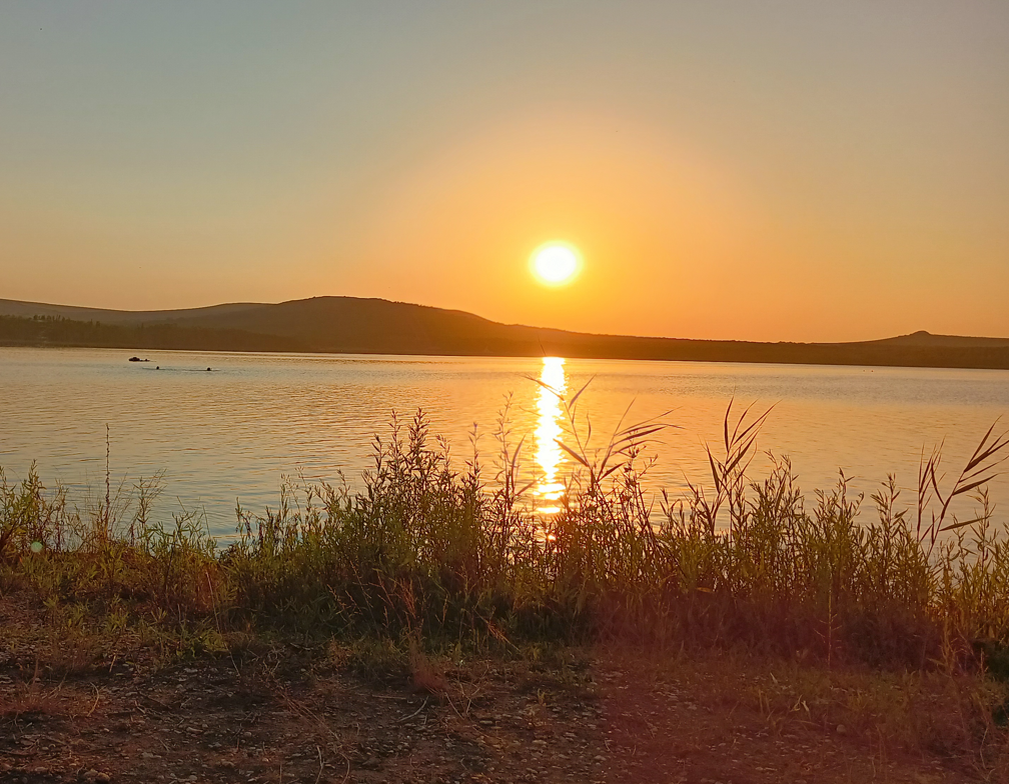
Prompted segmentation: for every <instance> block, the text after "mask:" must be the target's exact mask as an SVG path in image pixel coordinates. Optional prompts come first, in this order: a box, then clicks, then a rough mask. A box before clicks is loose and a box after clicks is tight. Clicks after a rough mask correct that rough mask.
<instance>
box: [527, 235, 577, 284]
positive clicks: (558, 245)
mask: <svg viewBox="0 0 1009 784" xmlns="http://www.w3.org/2000/svg"><path fill="white" fill-rule="evenodd" d="M529 268H530V269H531V270H532V273H533V275H535V276H536V278H537V279H538V280H539V282H540V283H543V284H544V285H546V286H563V285H565V284H567V283H570V282H571V281H572V280H574V279H575V278H576V277H577V276H578V273H579V272H581V269H582V256H581V254H580V253H579V252H578V248H576V247H575V246H574V245H569V244H568V243H566V242H547V243H546V244H544V245H540V246H539V247H538V248H537V249H536V250H534V251H533V252H532V255H531V256H530V257H529Z"/></svg>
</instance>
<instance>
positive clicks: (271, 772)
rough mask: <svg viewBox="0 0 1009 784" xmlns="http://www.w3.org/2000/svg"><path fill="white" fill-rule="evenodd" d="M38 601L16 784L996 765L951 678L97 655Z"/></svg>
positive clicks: (11, 756)
mask: <svg viewBox="0 0 1009 784" xmlns="http://www.w3.org/2000/svg"><path fill="white" fill-rule="evenodd" d="M24 609H25V608H20V610H21V611H18V610H15V608H12V607H11V606H10V602H6V604H5V603H4V602H3V601H0V629H2V630H3V632H4V636H3V638H0V781H3V782H8V781H9V782H19V781H20V782H71V781H72V782H78V781H113V782H149V781H155V782H157V781H165V782H171V781H191V782H250V781H251V782H284V781H287V782H302V781H304V782H362V783H364V782H376V783H377V782H518V781H536V782H611V781H612V782H663V783H670V782H724V783H725V784H728V782H735V783H736V784H743V783H745V782H780V781H789V782H810V783H812V782H835V781H838V782H840V781H844V782H849V781H888V782H917V783H921V782H945V781H977V780H979V779H981V778H987V777H988V775H986V773H985V772H984V771H983V770H982V769H980V768H979V767H978V765H977V762H976V756H975V755H970V754H965V753H963V748H962V745H958V744H957V743H956V741H957V738H958V737H959V734H960V733H968V734H969V732H970V730H971V728H970V727H968V726H965V724H966V723H969V721H968V720H967V719H960V718H959V717H958V713H957V711H958V710H959V708H958V707H957V706H958V705H960V704H962V701H958V698H957V695H956V694H954V693H953V692H955V691H956V686H955V681H954V679H951V678H946V679H943V680H938V679H937V680H936V681H935V683H933V682H932V681H930V680H929V679H928V678H927V677H923V676H920V675H913V676H892V677H891V676H880V675H878V674H876V675H871V674H868V673H861V674H860V673H858V672H837V671H834V672H830V671H827V670H826V669H824V668H823V667H822V666H821V667H807V668H803V667H801V666H799V665H796V664H794V663H791V664H789V663H785V662H773V661H767V660H761V659H759V658H755V657H742V656H732V655H729V654H711V653H709V654H704V655H700V654H683V653H680V652H675V651H674V652H665V653H659V652H654V651H653V652H651V653H649V654H647V655H642V654H641V652H639V651H634V650H630V649H627V648H624V649H618V648H607V649H596V650H591V651H586V650H570V649H568V650H555V651H546V652H540V655H536V654H535V651H533V652H528V653H527V654H526V655H525V656H523V657H521V658H516V659H513V660H512V661H467V662H462V663H459V662H450V661H448V660H443V661H440V662H433V661H428V660H427V659H423V658H422V657H417V658H416V659H415V661H414V663H413V666H412V667H410V668H407V669H406V670H401V671H399V672H396V671H395V669H394V668H393V669H390V670H387V671H385V672H384V673H380V672H378V670H372V671H370V672H369V671H367V669H366V668H364V667H362V664H361V660H360V658H358V659H354V658H353V657H350V656H348V654H347V653H346V651H344V650H343V649H341V648H339V647H338V646H336V645H333V644H331V645H329V646H319V647H317V648H307V647H304V646H298V645H292V644H290V643H275V644H272V645H266V644H260V645H259V646H258V647H255V646H251V647H246V648H245V649H244V650H243V651H242V654H241V656H238V655H236V654H234V653H232V654H222V655H217V656H211V655H206V654H205V655H200V656H196V657H190V658H189V659H187V660H184V661H181V662H180V661H178V660H175V661H171V660H166V659H165V657H164V654H163V651H162V652H161V653H157V654H156V651H155V648H154V646H150V645H147V644H141V643H140V642H139V641H138V640H136V639H132V640H131V639H128V637H129V636H128V635H124V636H123V637H121V638H119V639H118V640H117V641H116V643H115V644H114V645H105V646H104V648H102V649H100V650H92V651H91V653H90V654H89V655H86V656H83V658H82V655H81V647H80V641H77V642H75V643H74V644H73V645H72V646H70V647H60V646H59V645H55V646H54V643H55V642H56V639H57V638H56V637H54V636H53V635H54V633H53V631H52V630H46V629H45V628H44V627H42V626H40V625H39V624H37V623H34V622H33V621H32V620H31V619H30V618H28V617H27V615H26V613H25V612H24ZM61 671H62V674H60V672H61ZM888 678H889V679H888ZM951 689H952V691H951ZM989 775H990V772H989ZM996 778H997V776H996Z"/></svg>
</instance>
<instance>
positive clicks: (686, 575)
mask: <svg viewBox="0 0 1009 784" xmlns="http://www.w3.org/2000/svg"><path fill="white" fill-rule="evenodd" d="M577 403H578V395H575V396H574V397H573V398H572V399H571V400H570V401H566V402H565V405H566V409H567V415H568V421H569V429H570V430H571V433H570V436H571V437H570V438H568V439H567V441H568V444H570V445H571V446H568V445H567V444H566V445H565V446H564V448H565V449H566V450H567V451H568V452H569V454H570V456H571V457H572V458H573V460H574V462H575V464H576V465H577V466H578V467H579V469H580V470H579V471H577V472H576V473H575V475H574V476H573V477H572V480H571V484H570V486H569V490H568V493H567V494H566V496H565V498H564V499H563V500H562V509H561V511H560V512H559V513H558V514H556V515H552V516H549V517H546V518H542V517H537V516H536V515H535V514H534V513H533V512H531V511H530V510H529V507H528V506H527V505H526V504H525V503H524V501H523V494H522V491H521V488H519V487H518V483H517V481H516V475H517V468H516V466H517V461H518V456H517V448H513V447H511V446H510V445H509V444H508V439H507V432H506V428H507V425H506V423H505V422H502V423H501V426H500V427H501V434H500V442H501V450H502V451H501V455H500V456H499V457H498V459H497V461H496V463H497V467H496V474H495V475H494V476H493V477H492V478H491V479H486V478H485V472H484V471H483V469H482V467H481V465H480V462H479V460H478V459H477V458H476V457H474V458H473V459H472V460H470V461H468V462H467V463H466V464H465V465H464V466H463V467H462V469H461V470H459V469H457V468H456V467H454V466H453V464H452V463H451V462H450V460H449V456H448V450H447V448H446V446H445V445H444V443H443V442H441V441H440V440H438V439H436V438H433V437H432V435H431V433H430V432H429V427H428V424H427V420H426V419H425V417H424V416H423V414H418V415H417V416H416V417H415V418H414V419H413V420H412V421H410V422H408V423H403V422H400V421H399V420H394V421H393V423H392V426H391V428H390V430H389V433H388V435H387V436H386V437H382V438H380V437H376V439H375V443H374V462H373V465H372V467H371V469H370V470H369V471H367V472H366V473H365V475H364V478H363V480H364V481H363V488H364V489H363V490H362V491H361V492H358V493H352V492H351V491H350V490H348V489H347V488H346V486H332V485H328V484H325V483H319V484H313V483H307V482H304V481H298V482H289V483H287V484H285V486H284V487H283V489H282V494H281V502H280V504H279V507H278V508H277V509H275V510H270V509H268V510H266V511H265V513H263V514H254V513H252V512H249V511H247V510H245V509H241V508H239V509H238V521H239V524H238V534H239V536H238V539H237V541H236V542H235V543H233V544H231V545H230V546H229V547H227V548H226V549H222V548H219V547H218V546H217V544H216V542H215V541H214V540H213V539H212V538H211V537H209V536H208V535H207V533H206V529H205V526H204V525H203V523H202V520H201V519H200V518H199V517H198V516H196V515H194V514H189V513H182V514H176V515H174V516H173V519H172V521H171V523H169V524H167V525H165V524H155V523H153V522H152V521H151V520H150V510H151V505H152V501H153V499H154V498H155V497H156V496H157V494H158V493H159V492H160V485H161V478H160V477H155V478H154V480H150V481H140V482H138V483H137V484H136V485H134V486H133V487H125V486H120V487H118V488H112V487H111V485H110V484H109V483H108V482H107V483H106V487H105V488H104V491H105V492H104V496H102V497H98V498H91V499H89V500H88V501H87V502H86V503H85V504H84V505H83V508H78V507H76V506H71V504H70V503H69V502H68V500H67V495H66V492H65V490H64V489H63V488H61V487H59V486H57V487H56V488H54V489H51V490H49V489H46V488H45V487H44V486H43V485H42V483H41V481H40V479H39V477H38V474H37V472H36V471H35V469H34V468H32V469H31V470H30V471H29V474H28V476H27V477H26V478H25V479H24V480H23V481H22V482H20V483H16V484H15V483H9V482H7V481H6V479H5V478H4V476H3V473H2V470H0V591H8V592H9V591H11V590H15V589H22V590H25V591H29V592H30V593H31V594H32V595H33V596H35V597H36V598H37V600H38V602H39V603H40V604H41V606H42V607H43V608H44V611H45V613H46V616H47V618H48V619H49V622H50V623H52V624H57V625H60V624H62V625H64V626H66V628H68V629H80V628H82V627H83V626H84V625H86V624H88V623H90V624H92V626H94V625H95V624H98V625H99V626H102V628H106V627H107V628H108V629H109V630H112V631H118V632H119V633H121V632H122V631H123V630H126V629H127V628H134V627H136V626H137V624H138V623H140V624H144V625H146V627H145V628H149V629H156V630H161V631H167V632H170V633H171V634H173V635H176V636H177V635H183V636H187V635H188V636H192V635H196V636H197V637H199V636H200V635H203V637H204V638H207V639H210V638H211V637H217V638H223V636H224V635H226V634H228V633H232V632H250V631H252V632H257V633H258V632H267V631H276V632H280V633H284V634H296V635H298V634H300V635H306V636H312V635H320V634H321V635H324V636H325V635H338V636H342V637H344V638H354V639H356V638H363V637H378V638H390V639H393V640H397V641H401V642H403V641H405V642H406V643H408V644H409V645H413V646H417V645H420V646H422V647H423V646H428V645H431V644H433V643H437V645H440V646H445V645H449V646H452V645H454V646H458V647H472V646H477V647H485V648H504V649H508V648H515V647H517V646H521V645H524V644H526V643H530V642H536V641H544V640H546V641H559V642H579V643H580V642H586V641H591V640H594V639H599V638H605V637H613V636H616V637H619V638H634V639H639V640H641V641H645V640H650V641H653V642H669V641H675V642H677V643H678V644H679V643H682V644H684V645H691V646H702V647H703V646H733V645H744V646H746V647H749V648H752V649H759V650H761V651H766V652H770V653H774V654H776V655H784V656H789V657H795V656H798V657H813V658H816V659H821V660H823V661H824V662H825V663H826V664H828V665H832V664H833V663H834V662H835V661H857V662H864V663H869V664H872V665H874V666H879V667H889V668H906V667H910V668H917V669H923V668H925V669H927V668H930V667H940V666H941V667H945V668H947V669H957V668H959V669H964V668H970V667H977V666H983V665H987V667H988V668H989V669H990V670H991V671H992V672H993V673H996V674H998V675H1000V676H1001V675H1002V674H1003V673H1004V674H1005V675H1007V676H1009V558H1007V556H1009V541H1007V538H1006V534H1005V530H1004V529H1003V528H1002V527H1000V526H996V525H995V524H994V521H993V519H992V510H991V506H990V503H989V502H988V497H987V492H986V485H987V483H988V482H989V481H991V480H992V479H994V478H995V476H996V475H997V473H998V469H999V466H1000V463H1001V462H1002V460H1004V459H1005V457H1006V456H1009V451H1007V450H1006V446H1007V444H1009V441H1007V439H1006V437H1005V436H996V435H995V434H994V430H993V429H992V430H989V432H988V433H987V434H985V436H984V438H983V439H982V441H981V443H980V445H979V446H978V449H977V450H976V452H975V453H974V455H973V456H972V457H971V459H970V460H969V461H968V463H967V464H966V466H965V468H964V470H963V471H962V472H960V473H959V475H958V476H957V478H956V480H955V481H954V482H953V483H952V484H947V483H945V482H944V477H943V475H942V473H941V470H940V466H941V449H936V450H935V451H933V452H932V453H931V454H930V455H929V456H928V457H927V458H925V459H923V462H922V470H921V472H920V478H919V487H918V494H917V498H916V499H914V503H913V505H912V506H910V507H909V506H906V505H903V504H902V499H901V497H900V492H899V491H898V489H897V486H896V483H895V480H894V479H893V477H890V478H888V480H887V481H886V482H884V483H883V484H882V485H881V487H880V489H879V490H878V491H877V492H876V493H873V494H872V496H871V497H870V499H869V502H868V505H871V507H872V508H873V511H874V514H873V515H872V516H871V519H868V520H865V519H864V518H865V517H867V516H869V515H866V514H864V511H863V507H864V506H866V505H867V504H866V502H865V499H864V498H862V497H861V496H857V497H853V496H852V495H851V494H850V492H849V490H848V487H847V484H846V481H845V479H844V477H843V475H842V476H841V477H840V479H839V481H838V484H837V485H836V486H835V487H833V488H830V489H828V490H817V491H816V492H815V493H813V495H812V496H807V495H805V494H803V492H802V491H801V490H800V489H799V488H798V487H797V485H796V480H795V477H794V475H793V473H792V470H791V466H790V464H789V463H788V461H787V460H786V459H779V460H775V461H774V462H773V464H772V467H771V469H770V471H769V472H768V473H767V474H766V476H764V477H762V478H760V479H756V480H754V479H751V478H750V477H749V475H748V467H749V462H750V459H751V458H752V456H753V453H754V449H755V439H756V435H757V432H758V431H759V427H760V424H761V423H762V422H763V420H764V417H766V415H767V414H766V413H765V414H763V415H761V416H754V415H753V414H752V413H751V412H750V411H749V410H747V411H744V412H743V413H742V414H739V415H734V414H733V412H732V406H731V405H730V407H729V411H728V412H727V414H726V418H725V428H724V441H723V444H722V445H721V449H720V453H719V454H716V453H715V451H714V450H713V449H709V455H708V456H709V464H710V467H711V476H710V482H709V483H708V484H706V485H702V484H691V485H690V490H689V493H688V495H687V496H686V497H682V498H676V499H672V498H669V497H668V496H665V495H664V496H663V497H662V499H661V501H660V503H658V504H657V505H656V504H653V503H652V502H651V501H650V500H649V499H648V498H647V497H646V494H645V492H644V490H643V488H642V476H643V474H644V473H645V472H646V471H647V469H648V462H647V461H646V460H644V459H643V452H644V450H645V448H646V447H647V442H648V439H649V438H651V437H653V436H654V434H655V433H656V432H657V431H658V430H659V429H660V428H661V427H663V426H664V425H662V423H656V422H649V423H644V424H637V425H633V426H629V427H624V428H621V429H618V431H617V432H616V433H615V434H614V435H613V436H612V437H611V438H610V439H609V441H608V443H607V444H606V445H605V447H604V448H603V449H601V450H599V452H598V453H594V452H592V450H591V449H590V447H589V436H583V432H582V431H585V432H588V433H589V434H590V428H588V427H582V425H583V422H582V420H580V419H579V413H578V410H577ZM968 494H974V496H975V499H976V502H977V508H978V511H977V513H976V514H974V515H972V516H971V517H970V518H969V519H967V520H962V521H961V520H958V519H957V518H956V517H955V516H954V515H953V513H952V512H951V508H952V501H953V500H955V499H956V498H959V497H962V496H966V495H968Z"/></svg>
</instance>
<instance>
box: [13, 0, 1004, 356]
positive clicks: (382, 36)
mask: <svg viewBox="0 0 1009 784" xmlns="http://www.w3.org/2000/svg"><path fill="white" fill-rule="evenodd" d="M813 5H814V4H808V3H802V2H798V0H796V2H783V3H776V4H773V6H768V5H767V4H760V3H747V2H740V3H734V4H719V5H718V6H717V7H715V6H714V5H713V4H709V3H700V2H698V3H682V4H660V3H652V2H627V3H602V2H582V3H575V2H543V3H532V2H529V3H524V2H513V3H507V4H505V3H501V4H486V5H485V4H480V5H479V6H477V5H476V4H459V3H414V4H408V3H388V4H361V5H359V6H354V7H352V8H350V10H347V9H346V8H344V9H336V8H334V7H333V6H332V5H331V4H325V3H324V4H312V3H305V4H294V5H291V6H288V9H289V12H288V13H284V12H281V11H280V10H278V9H277V8H276V7H274V6H272V5H270V4H266V3H262V4H260V3H252V2H248V3H235V4H228V3H223V4H219V5H216V4H215V6H214V8H213V9H206V8H200V7H199V6H190V7H180V6H175V7H171V8H168V7H163V8H152V7H144V8H141V7H138V6H136V5H135V4H122V5H119V4H115V3H112V4H103V5H101V6H93V5H90V4H88V5H85V4H82V5H80V6H76V7H72V8H70V7H68V6H66V5H64V4H56V3H54V4H51V5H49V4H45V3H39V4H31V5H23V6H12V5H5V6H3V7H2V8H0V105H3V106H4V107H5V108H4V112H3V116H2V119H0V172H2V174H0V238H2V241H0V272H2V280H3V283H2V288H0V296H2V297H6V298H14V299H28V300H37V301H48V302H58V303H63V304H76V305H88V306H99V307H116V308H129V309H142V308H143V309H146V308H174V307H191V306H198V305H207V304H214V303H218V302H227V301H247V300H255V301H280V300H285V299H293V298H299V297H308V296H313V295H321V294H348V295H355V296H374V297H385V298H389V299H398V300H403V301H409V302H418V303H422V304H429V305H437V306H441V307H451V308H459V309H463V310H468V311H472V312H475V313H478V314H480V315H483V316H486V317H488V318H492V319H495V320H499V321H504V322H508V323H529V324H538V325H543V326H557V327H563V328H569V329H576V330H584V331H594V332H608V333H633V334H651V335H667V336H682V337H712V338H741V339H757V340H853V339H862V338H874V337H883V336H888V335H893V334H898V333H906V332H911V331H914V330H917V329H928V330H930V331H932V332H946V333H959V334H983V335H1001V336H1009V308H1006V306H1005V296H1006V292H1009V144H1007V143H1006V140H1007V139H1009V5H1005V4H981V3H977V4H975V3H925V2H915V3H911V2H907V3H900V2H895V3H888V4H886V5H885V7H882V6H880V4H878V3H873V2H864V3H863V2H852V3H845V4H835V5H833V7H828V6H827V5H826V4H822V5H821V4H815V5H816V6H817V7H815V8H814V7H812V6H813ZM842 5H843V6H844V7H843V8H842V7H840V6H842ZM674 6H675V7H674ZM68 8H69V10H68ZM548 240H564V241H567V242H570V243H573V244H574V245H576V246H577V247H578V248H580V249H581V251H582V254H583V256H584V261H585V266H584V270H583V273H582V274H581V275H580V277H579V278H578V280H577V281H576V282H575V283H573V284H572V285H570V286H568V287H563V288H558V289H548V288H545V287H543V286H541V285H539V284H537V283H536V281H535V280H534V279H533V278H532V277H531V276H530V275H529V273H528V269H527V261H528V255H529V253H530V251H532V249H533V248H535V247H536V246H538V245H540V244H542V243H543V242H546V241H548Z"/></svg>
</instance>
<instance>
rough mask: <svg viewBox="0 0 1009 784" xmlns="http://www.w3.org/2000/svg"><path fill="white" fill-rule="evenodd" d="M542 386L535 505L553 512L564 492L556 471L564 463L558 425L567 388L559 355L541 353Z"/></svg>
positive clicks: (537, 421) (560, 432)
mask: <svg viewBox="0 0 1009 784" xmlns="http://www.w3.org/2000/svg"><path fill="white" fill-rule="evenodd" d="M540 382H541V384H542V386H541V387H540V391H539V398H538V399H537V401H536V433H535V435H536V464H537V466H539V468H540V470H541V471H542V474H541V476H540V479H539V482H538V483H537V484H536V488H535V493H536V498H537V503H536V509H537V511H538V512H540V513H541V514H556V513H557V512H559V511H560V510H561V507H560V506H559V504H558V502H559V501H560V499H561V498H562V497H563V495H564V483H563V482H561V481H560V479H559V474H560V470H561V466H562V465H563V463H564V451H563V450H562V449H561V447H560V445H559V443H558V441H559V440H560V438H561V436H562V434H563V432H564V431H563V429H562V427H561V415H562V411H561V401H562V400H563V398H564V394H565V392H566V391H567V379H566V378H565V375H564V359H563V358H562V357H543V369H542V370H541V371H540Z"/></svg>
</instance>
